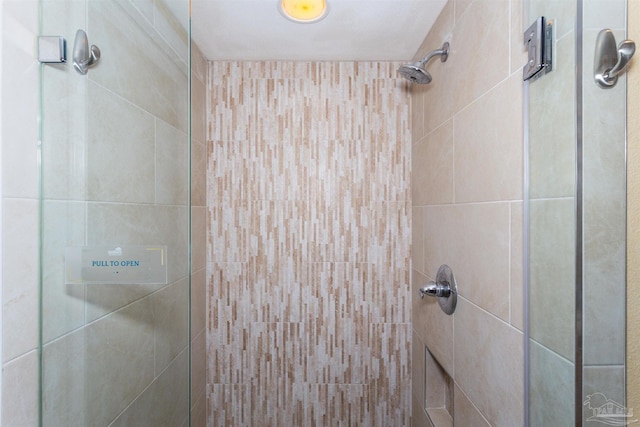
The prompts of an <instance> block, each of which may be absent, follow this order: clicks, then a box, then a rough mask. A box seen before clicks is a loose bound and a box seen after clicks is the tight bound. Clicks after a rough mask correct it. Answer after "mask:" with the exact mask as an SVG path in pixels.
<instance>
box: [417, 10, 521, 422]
mask: <svg viewBox="0 0 640 427" xmlns="http://www.w3.org/2000/svg"><path fill="white" fill-rule="evenodd" d="M521 16H522V0H475V1H463V0H450V1H449V2H448V3H447V5H446V6H445V7H444V9H443V11H442V13H441V14H440V16H439V17H438V19H437V20H436V22H435V24H434V26H433V27H432V29H431V31H430V33H429V35H428V36H427V38H426V40H425V42H424V43H423V45H422V47H421V48H420V49H419V51H418V54H417V55H416V57H420V56H421V55H424V54H426V53H427V52H429V51H430V50H432V49H434V48H435V47H437V46H441V45H442V43H443V41H445V40H446V41H449V42H450V43H451V53H450V55H449V58H448V60H447V62H445V63H439V62H435V61H434V63H432V64H430V66H429V71H430V73H431V74H432V76H433V82H432V83H431V84H430V85H427V86H424V85H420V86H418V85H414V86H412V87H411V103H412V110H411V115H412V120H411V129H412V156H411V161H412V164H413V168H412V174H411V182H412V186H411V190H412V203H413V204H412V217H413V218H412V224H413V230H412V262H413V263H412V266H413V274H412V279H413V286H412V289H416V288H418V287H419V286H421V285H423V284H424V283H425V282H427V281H428V280H430V279H433V278H435V275H436V272H437V269H438V267H439V266H440V265H441V264H448V265H449V266H451V267H452V269H453V271H454V274H455V277H456V281H457V284H458V291H459V299H458V307H457V309H456V312H455V313H454V314H453V315H452V316H447V315H445V314H444V313H443V312H442V311H441V310H440V307H439V306H438V304H437V302H436V301H433V300H429V301H427V300H426V299H425V300H420V298H419V297H418V295H417V293H412V294H411V297H412V299H413V302H412V305H413V309H412V326H413V331H412V333H413V346H414V348H413V355H414V357H413V361H412V365H413V373H414V374H413V387H412V393H413V396H412V399H413V405H412V414H413V416H412V419H413V421H414V422H415V423H417V425H429V424H428V421H427V419H426V416H425V413H424V410H423V408H424V406H425V395H426V397H427V399H433V397H432V396H431V393H432V392H433V388H434V386H435V388H437V387H439V385H438V384H434V381H436V380H437V376H433V375H431V376H429V378H430V382H429V383H428V384H427V385H426V390H425V381H424V376H425V372H430V368H429V366H428V365H427V366H418V365H419V364H425V360H427V361H428V360H429V359H425V348H428V349H429V351H430V352H431V354H432V355H433V357H434V358H435V359H436V360H437V361H438V363H439V364H440V366H441V367H442V368H443V370H444V371H445V372H446V373H447V374H448V375H449V376H450V377H451V378H452V381H451V383H452V384H451V383H450V384H451V385H450V390H452V393H451V391H450V392H449V393H451V394H453V413H452V414H451V415H452V416H453V418H454V421H455V425H456V426H504V427H513V426H518V425H522V423H523V416H524V415H523V411H524V408H523V398H524V397H523V387H524V386H523V381H524V376H523V369H524V368H523V360H524V353H523V336H522V332H521V331H522V328H523V317H522V273H521V272H522V215H523V205H522V197H523V195H522V176H523V170H522V163H523V151H522V147H523V141H522V135H523V129H522V115H523V114H522V93H523V87H522V65H523V64H524V63H525V55H524V52H523V48H522V31H521V28H522V27H523V25H522V22H521V21H522V19H521ZM479 70H481V71H479ZM440 381H442V379H441V380H440ZM436 401H437V399H436Z"/></svg>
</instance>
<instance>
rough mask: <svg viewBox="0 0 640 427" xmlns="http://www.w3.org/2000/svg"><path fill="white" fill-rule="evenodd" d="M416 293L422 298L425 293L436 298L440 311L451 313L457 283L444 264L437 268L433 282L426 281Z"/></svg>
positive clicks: (456, 291)
mask: <svg viewBox="0 0 640 427" xmlns="http://www.w3.org/2000/svg"><path fill="white" fill-rule="evenodd" d="M418 293H419V295H420V298H422V299H424V296H425V295H426V296H428V297H435V298H437V299H438V304H439V305H440V308H441V309H442V311H444V312H445V313H446V314H453V312H454V311H455V310H456V304H457V302H458V285H457V284H456V279H455V277H453V271H451V267H449V266H448V265H446V264H443V265H441V266H440V268H438V274H437V275H436V280H435V282H433V281H432V282H429V283H427V284H426V285H425V286H423V287H421V288H420V289H418Z"/></svg>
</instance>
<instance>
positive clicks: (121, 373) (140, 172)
mask: <svg viewBox="0 0 640 427" xmlns="http://www.w3.org/2000/svg"><path fill="white" fill-rule="evenodd" d="M40 7H41V34H42V35H47V36H50V35H57V36H62V37H64V39H65V40H66V44H67V45H66V52H67V62H66V63H60V64H43V65H42V66H41V137H40V140H41V145H40V150H39V155H40V167H41V170H40V171H41V181H40V185H41V203H40V208H41V227H40V228H41V235H40V251H41V257H40V260H41V269H40V272H41V274H40V276H41V283H40V294H41V300H40V325H41V328H40V360H41V366H40V367H41V372H40V374H41V375H40V380H41V387H40V425H42V426H52V427H53V426H61V427H62V426H64V427H71V426H100V427H102V426H149V427H152V426H153V427H157V426H171V427H180V426H188V425H189V390H190V387H189V369H190V366H189V363H190V348H189V316H190V313H189V290H190V289H189V288H190V275H189V263H190V260H189V244H190V238H189V233H190V207H189V204H190V200H189V192H190V180H189V176H190V164H189V156H190V147H189V73H190V69H189V40H190V37H189V33H188V24H187V23H188V13H189V11H188V1H187V0H179V1H178V0H173V1H172V0H166V1H163V0H156V1H139V0H117V1H103V0H66V1H63V0H41V2H40ZM78 30H83V31H85V32H86V34H87V37H88V42H89V46H90V45H95V46H97V48H98V49H99V50H100V58H99V59H98V60H97V61H94V62H95V63H94V64H92V65H91V66H89V68H88V69H87V70H86V71H87V72H86V74H84V75H83V74H80V73H78V72H77V70H76V67H74V65H73V63H72V62H73V59H74V58H73V54H74V52H77V51H79V50H82V49H81V45H80V46H79V45H78V43H79V42H78V39H77V31H78ZM81 39H82V37H80V41H82V40H81ZM85 50H86V49H85Z"/></svg>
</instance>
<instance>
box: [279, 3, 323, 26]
mask: <svg viewBox="0 0 640 427" xmlns="http://www.w3.org/2000/svg"><path fill="white" fill-rule="evenodd" d="M327 10H328V9H327V3H326V1H325V0H281V1H280V11H281V12H282V14H283V15H284V16H285V17H287V18H289V19H291V20H292V21H295V22H303V23H311V22H317V21H319V20H321V19H322V18H324V17H325V16H326V15H327Z"/></svg>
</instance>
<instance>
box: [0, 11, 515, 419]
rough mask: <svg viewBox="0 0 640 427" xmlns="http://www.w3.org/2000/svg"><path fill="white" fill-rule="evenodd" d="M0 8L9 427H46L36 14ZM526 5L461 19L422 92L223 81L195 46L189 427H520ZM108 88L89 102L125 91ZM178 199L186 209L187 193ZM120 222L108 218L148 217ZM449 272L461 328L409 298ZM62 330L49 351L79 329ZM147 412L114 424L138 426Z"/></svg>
mask: <svg viewBox="0 0 640 427" xmlns="http://www.w3.org/2000/svg"><path fill="white" fill-rule="evenodd" d="M118 3H122V4H128V5H134V4H135V7H136V8H138V9H139V11H141V13H142V14H143V15H144V11H148V10H151V9H148V7H151V6H150V5H153V4H154V3H156V2H151V1H149V2H146V1H141V0H140V1H138V0H131V1H128V0H127V1H125V0H122V1H121V2H118ZM0 4H1V6H2V7H1V9H0V11H1V13H0V19H1V20H2V44H1V49H0V58H2V60H1V61H2V62H1V63H0V64H1V65H2V71H3V74H2V84H1V86H0V90H1V91H2V110H1V111H0V112H1V114H2V122H1V123H2V128H1V131H2V141H1V142H2V151H1V153H0V154H1V155H2V178H3V179H2V200H3V203H2V218H3V223H2V240H3V247H2V259H3V271H2V275H3V295H2V306H3V312H2V325H3V342H2V364H3V375H2V414H1V421H2V425H3V426H5V427H6V426H14V425H24V426H34V425H37V424H36V423H37V420H36V418H37V405H38V378H37V374H38V354H37V340H38V337H37V333H38V331H37V317H36V316H37V310H38V307H37V281H38V277H37V270H38V266H37V258H38V229H37V227H38V182H37V173H36V171H37V165H36V161H37V159H36V146H35V141H37V139H38V135H37V134H36V130H35V129H36V120H37V116H38V112H37V97H38V93H37V81H38V75H37V74H38V65H37V64H36V62H35V60H34V57H33V45H32V43H31V42H27V41H26V40H32V39H33V38H34V37H35V36H36V35H37V33H38V24H37V1H35V0H2V2H1V3H0ZM522 4H523V0H474V1H463V0H450V1H449V3H448V4H447V5H446V6H445V8H444V10H443V11H442V13H441V15H440V16H439V18H438V20H437V21H436V23H435V25H434V27H433V28H432V30H431V32H430V33H429V35H428V36H427V38H426V40H425V42H424V43H423V45H422V47H421V48H420V49H419V51H418V52H417V53H416V58H414V59H417V58H420V57H422V55H424V54H425V53H426V52H428V51H430V50H432V49H434V48H437V47H439V46H441V45H442V43H443V41H449V42H450V43H451V47H452V52H451V54H450V56H449V59H448V61H447V62H446V63H440V62H439V61H438V62H434V63H433V64H432V65H431V66H430V73H431V74H432V75H433V82H432V83H431V84H430V85H428V86H417V85H413V86H410V85H409V84H408V83H406V82H405V81H404V80H402V79H400V78H399V76H398V75H397V73H396V69H397V67H398V65H400V64H398V63H393V62H317V63H313V62H289V61H260V62H255V61H253V62H249V61H247V62H242V61H214V62H210V61H207V60H206V59H205V58H202V56H201V55H200V54H199V51H198V48H197V46H193V58H192V67H193V69H192V72H193V76H192V94H191V95H192V120H193V121H192V141H193V143H192V146H191V162H192V168H193V169H192V170H193V175H192V183H193V184H192V185H193V187H192V190H193V191H192V193H191V198H192V199H191V201H192V208H191V220H192V236H191V239H192V243H193V249H192V268H191V271H190V274H191V280H192V283H193V287H192V306H191V314H190V315H191V326H192V327H191V337H189V338H190V339H191V345H192V347H191V364H192V365H191V366H192V377H191V393H192V401H191V404H192V406H191V408H186V411H188V410H189V409H190V410H191V411H192V412H191V414H192V419H191V425H194V426H203V425H207V426H218V425H221V426H224V425H228V426H238V425H265V426H267V425H269V426H280V425H331V426H333V425H367V426H385V427H387V426H394V427H395V426H409V425H414V426H415V425H417V426H429V425H430V421H429V420H428V419H427V417H426V414H425V412H424V410H423V408H424V407H425V406H426V407H429V408H430V409H434V411H431V412H430V415H431V417H432V420H433V421H434V422H436V426H437V427H438V426H441V425H452V423H453V421H452V420H453V419H455V425H459V426H467V425H469V426H474V427H475V426H516V425H521V423H522V420H523V417H524V410H525V408H524V396H523V390H524V384H523V381H524V379H523V377H524V366H523V360H524V351H523V332H522V331H523V330H524V324H523V323H524V322H523V312H522V306H523V301H522V300H523V295H522V282H523V277H522V270H523V260H522V257H523V253H522V246H523V237H522V233H521V230H522V227H523V223H522V221H523V194H522V188H523V185H522V184H523V183H522V176H523V166H522V164H523V156H524V154H523V151H522V146H523V140H522V138H523V137H522V135H523V129H522V128H523V121H522V117H523V111H522V108H523V107H522V104H523V102H522V76H521V67H522V65H523V64H524V63H525V61H526V58H525V54H524V52H523V48H522V28H523V26H524V25H523V24H524V23H523V22H522V15H523V11H522ZM168 27H171V26H168ZM168 27H167V26H164V27H162V26H161V28H158V29H157V30H158V31H160V32H162V31H166V30H167V28H168ZM155 30H156V29H154V31H155ZM164 37H167V39H168V40H173V41H175V40H178V39H180V37H177V38H175V39H174V38H172V37H171V36H167V35H166V34H165V35H164ZM183 41H184V40H183ZM126 42H127V41H126V40H125V39H123V40H122V42H121V44H122V45H124V44H126ZM106 77H109V76H106ZM102 83H103V82H101V83H100V85H99V86H100V87H99V88H96V87H93V88H92V89H89V90H91V91H96V90H97V91H101V90H103V89H104V87H108V90H109V91H111V90H113V91H115V89H113V88H111V87H109V85H108V84H106V83H105V84H102ZM115 85H116V86H117V82H116V84H115ZM103 86H104V87H103ZM131 91H135V88H132V89H131ZM105 102H107V101H105ZM144 102H145V101H142V102H141V103H136V102H133V101H132V102H131V103H129V102H128V101H127V102H125V103H124V105H120V104H118V105H120V107H117V108H132V109H134V110H135V109H137V108H142V109H146V108H152V106H151V107H150V106H149V105H148V104H144ZM94 115H96V116H100V114H99V113H96V112H95V111H94ZM98 118H100V117H98ZM165 119H166V117H165V118H163V117H162V113H158V114H157V117H154V118H153V120H157V122H154V123H155V124H154V129H155V128H156V127H163V126H164V125H165V124H166V123H164V122H165V121H167V122H170V120H165ZM134 125H135V123H134V124H132V126H134ZM170 125H171V126H170V127H175V128H177V129H179V130H180V132H178V136H177V137H176V138H177V139H180V138H182V137H184V136H185V135H184V134H185V133H186V132H185V130H186V129H185V123H170ZM165 142H166V141H165ZM154 143H155V142H154ZM158 144H160V145H162V144H163V142H162V141H159V142H158ZM160 145H159V146H160ZM174 155H175V156H178V157H179V156H184V155H186V153H184V152H179V153H176V152H171V151H170V152H165V154H164V155H163V156H164V157H163V158H164V161H167V160H171V158H172V157H175V156H174ZM142 157H144V156H142ZM161 157H162V156H161ZM143 160H144V159H143ZM106 166H107V169H108V165H106ZM160 180H161V181H162V180H163V178H162V177H161V179H160ZM164 181H171V177H164ZM155 184H156V183H154V186H155ZM165 184H166V182H165ZM159 188H163V187H162V183H160V184H159ZM169 188H170V186H169ZM164 196H166V197H167V198H168V199H171V203H173V202H175V201H176V200H178V202H179V203H178V202H176V204H181V205H182V206H184V203H185V201H184V200H183V197H184V196H185V194H183V193H181V191H180V189H176V188H173V189H172V190H169V191H168V192H167V193H165V194H164ZM164 196H161V197H164ZM172 198H175V199H176V200H173V199H172ZM120 202H122V203H121V204H120V205H117V206H116V204H115V203H114V205H109V206H108V207H105V206H103V208H105V212H106V213H105V214H104V218H105V219H107V218H108V217H109V216H110V214H109V212H111V211H112V210H118V209H129V208H130V206H129V205H130V204H131V203H141V204H144V203H143V202H139V201H132V200H126V201H122V200H121V201H120ZM125 205H126V206H125ZM109 209H111V210H109ZM145 209H146V207H145V208H142V211H144V212H142V213H140V212H138V213H137V215H142V216H144V215H145V212H147V211H145ZM68 212H69V211H65V212H63V213H65V214H66V213H68ZM185 215H186V214H185ZM183 225H184V224H183ZM173 226H174V223H173V222H172V220H170V221H168V223H165V224H164V225H163V226H161V228H163V229H164V231H167V230H168V231H171V230H169V229H171V228H172V227H173ZM461 242H462V243H463V244H461ZM441 264H448V265H450V266H451V267H452V268H453V271H454V273H455V275H456V278H457V280H458V285H459V290H460V295H461V297H460V300H459V302H458V308H457V311H456V314H455V325H454V320H453V319H454V317H448V316H445V315H443V314H442V312H441V311H440V310H439V307H438V306H437V304H436V303H434V301H427V300H426V299H425V300H421V299H420V298H419V297H418V294H417V292H416V289H417V288H418V287H420V286H422V285H423V284H424V283H425V282H427V281H428V280H430V279H432V278H433V277H434V276H435V273H436V271H437V269H438V267H439V266H440V265H441ZM185 268H186V267H185ZM177 279H178V280H177V282H178V283H176V284H175V288H179V287H184V282H180V281H179V278H177ZM175 288H167V289H166V290H164V291H162V292H158V293H157V294H156V295H155V297H153V298H150V299H149V300H144V299H143V300H142V301H141V302H140V304H139V305H140V307H142V311H143V312H145V313H146V314H149V316H151V317H153V316H154V310H155V309H157V307H161V308H162V307H167V306H171V303H172V302H174V300H175V299H176V298H174V297H176V296H177V297H178V298H181V297H183V296H184V294H183V293H182V294H180V295H178V293H175V294H172V291H173V290H174V289H175ZM163 297H168V298H169V301H168V302H167V301H166V300H163ZM132 298H134V299H135V298H137V296H134V297H132ZM130 302H131V301H127V304H128V303H130ZM154 304H156V305H154ZM72 308H73V307H72ZM76 308H77V307H76ZM116 308H118V307H116ZM134 308H135V307H131V309H132V310H133V309H134ZM83 309H84V308H83ZM67 313H71V314H73V313H74V311H73V310H69V311H68V312H67ZM85 313H86V312H85ZM104 314H105V313H99V314H97V315H96V316H97V317H99V316H102V315H104ZM125 314H126V313H125ZM174 314H176V313H174ZM182 314H184V313H182ZM176 315H179V314H176ZM69 319H70V318H69V317H67V318H65V319H63V320H64V321H61V322H60V323H59V324H55V325H53V326H55V328H58V329H59V330H58V331H57V332H56V333H59V334H60V335H65V336H66V334H68V333H70V332H72V331H74V330H75V328H78V327H80V325H78V324H76V323H73V322H70V323H65V322H69ZM105 326H110V325H108V324H106V325H105ZM129 326H130V325H128V324H126V325H120V326H119V327H121V328H122V329H123V330H127V329H128V328H129ZM168 330H171V331H172V333H173V336H174V338H177V342H178V344H179V345H178V344H176V346H172V348H170V349H169V353H171V354H170V355H169V356H166V357H167V358H172V357H175V356H178V357H179V358H181V360H182V361H183V362H184V361H186V358H187V356H188V353H187V352H185V351H184V349H185V347H184V346H185V345H186V344H187V337H185V336H184V334H185V331H184V330H182V329H180V328H177V329H171V327H169V328H168ZM147 332H149V331H147ZM151 335H153V336H154V339H155V335H154V334H151V333H150V332H149V336H151ZM69 336H70V335H69ZM134 344H137V343H134ZM146 344H147V345H148V347H147V350H149V354H151V353H153V356H149V357H153V358H156V360H157V358H162V357H163V356H162V355H161V354H162V352H163V351H164V350H166V348H162V346H160V347H153V348H151V347H150V346H154V345H155V344H150V343H149V342H147V343H146ZM159 354H160V356H158V355H159ZM63 356H64V355H63ZM166 366H168V364H167V365H166ZM182 366H184V365H182ZM164 367H165V365H164V364H163V368H164ZM68 368H69V372H70V373H71V374H72V373H73V372H74V369H76V368H77V366H69V367H68ZM129 368H131V367H129ZM178 377H179V375H178V376H176V377H168V378H169V379H167V378H165V381H167V382H169V381H173V380H175V382H176V383H178V382H180V381H184V378H181V379H178ZM425 379H426V381H425ZM183 385H184V387H182V389H183V390H184V389H185V388H186V383H185V384H183ZM144 387H146V385H145V386H143V387H142V388H144ZM149 390H152V388H149ZM150 395H151V396H153V398H148V397H147V399H149V400H155V398H156V397H157V396H155V395H153V394H148V395H147V396H150ZM58 397H60V398H61V399H62V398H64V396H63V395H59V396H58ZM165 397H166V396H165ZM183 398H184V396H182V398H181V399H171V397H169V399H168V401H169V402H171V403H172V404H176V402H178V406H186V403H185V402H184V400H183ZM149 400H146V401H145V400H140V401H139V402H138V404H136V405H132V406H131V409H132V410H131V411H130V412H129V413H128V414H127V416H126V417H124V418H121V419H120V421H118V422H121V423H126V422H127V420H145V417H144V416H145V414H146V412H144V411H145V410H148V408H149V407H153V406H152V405H151V404H149V405H148V406H145V405H146V404H147V403H148V402H149ZM158 401H159V402H163V400H162V396H161V397H160V398H158ZM156 403H157V402H156ZM120 404H123V405H128V403H122V402H120ZM156 406H157V405H156ZM161 406H163V407H164V409H167V408H168V407H169V406H170V405H161ZM127 407H128V406H127ZM128 408H129V407H128ZM50 409H51V408H50ZM137 409H140V411H137ZM72 415H73V414H72ZM102 415H104V414H102ZM104 416H105V417H107V418H108V416H107V415H104ZM109 416H110V415H109ZM138 417H141V418H138ZM147 421H148V419H147ZM131 422H133V421H131ZM136 422H139V423H140V422H145V421H136ZM180 422H181V423H184V420H181V421H180ZM114 425H115V424H114ZM178 425H180V424H178ZM182 425H185V424H182Z"/></svg>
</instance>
